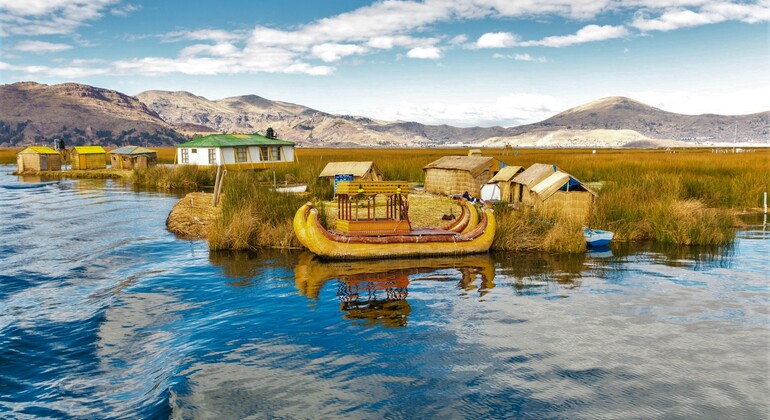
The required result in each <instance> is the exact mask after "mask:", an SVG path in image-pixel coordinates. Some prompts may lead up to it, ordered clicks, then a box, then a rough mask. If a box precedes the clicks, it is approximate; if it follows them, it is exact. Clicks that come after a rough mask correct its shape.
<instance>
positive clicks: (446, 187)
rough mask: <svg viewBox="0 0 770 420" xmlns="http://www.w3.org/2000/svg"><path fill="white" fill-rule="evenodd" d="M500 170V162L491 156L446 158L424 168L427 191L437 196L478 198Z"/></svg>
mask: <svg viewBox="0 0 770 420" xmlns="http://www.w3.org/2000/svg"><path fill="white" fill-rule="evenodd" d="M499 168H500V162H498V161H497V159H495V158H493V157H489V156H444V157H442V158H441V159H439V160H436V161H434V162H431V163H429V164H428V165H426V166H425V167H423V168H422V170H423V172H424V173H425V191H426V192H432V193H437V194H445V195H454V194H463V193H464V192H465V191H467V192H468V193H469V194H471V195H473V196H476V197H478V196H479V194H480V192H481V186H482V185H484V184H486V183H487V181H489V179H490V178H492V176H493V175H495V174H496V173H497V171H498V170H499Z"/></svg>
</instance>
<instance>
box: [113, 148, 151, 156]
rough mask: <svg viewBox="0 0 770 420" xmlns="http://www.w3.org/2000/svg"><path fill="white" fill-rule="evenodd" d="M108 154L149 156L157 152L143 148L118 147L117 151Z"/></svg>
mask: <svg viewBox="0 0 770 420" xmlns="http://www.w3.org/2000/svg"><path fill="white" fill-rule="evenodd" d="M107 153H112V154H115V155H147V154H152V153H155V151H154V150H150V149H148V148H146V147H142V146H123V147H118V148H117V149H115V150H110V151H109V152H107Z"/></svg>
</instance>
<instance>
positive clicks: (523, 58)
mask: <svg viewBox="0 0 770 420" xmlns="http://www.w3.org/2000/svg"><path fill="white" fill-rule="evenodd" d="M492 58H503V59H510V60H516V61H531V62H534V63H547V62H548V59H547V58H545V57H534V56H532V55H529V54H492Z"/></svg>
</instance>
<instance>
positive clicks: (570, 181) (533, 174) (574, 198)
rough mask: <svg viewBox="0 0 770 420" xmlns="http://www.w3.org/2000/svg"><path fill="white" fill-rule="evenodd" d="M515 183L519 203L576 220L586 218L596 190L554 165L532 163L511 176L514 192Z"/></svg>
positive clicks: (583, 220)
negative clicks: (522, 170)
mask: <svg viewBox="0 0 770 420" xmlns="http://www.w3.org/2000/svg"><path fill="white" fill-rule="evenodd" d="M517 186H518V190H519V192H518V194H520V197H521V200H520V202H521V203H523V204H527V205H531V206H532V207H534V208H536V209H538V210H542V211H546V212H553V213H556V214H559V215H560V216H562V217H565V218H571V219H573V220H576V221H579V222H585V221H586V220H587V218H588V216H589V215H590V212H591V206H592V205H593V203H594V202H595V200H596V198H597V194H596V192H594V191H593V190H592V189H590V188H589V187H587V186H586V185H585V184H583V183H582V182H581V181H580V180H578V179H577V178H575V177H573V176H572V175H570V174H569V173H567V172H564V171H563V170H561V169H559V168H558V167H556V165H546V164H542V163H536V164H534V165H532V166H531V167H529V168H528V169H527V170H526V171H524V172H522V173H520V174H519V175H517V176H516V177H514V178H513V180H512V187H513V188H514V195H515V194H516V192H515V190H516V188H517Z"/></svg>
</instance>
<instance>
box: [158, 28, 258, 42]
mask: <svg viewBox="0 0 770 420" xmlns="http://www.w3.org/2000/svg"><path fill="white" fill-rule="evenodd" d="M160 38H161V40H162V41H164V42H179V41H214V42H231V41H237V40H243V39H246V35H245V34H244V33H242V32H240V31H223V30H219V29H199V30H195V31H175V32H169V33H167V34H163V35H161V37H160Z"/></svg>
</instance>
